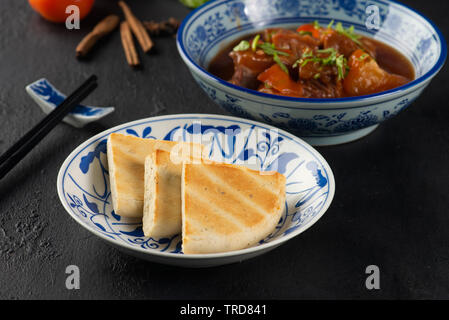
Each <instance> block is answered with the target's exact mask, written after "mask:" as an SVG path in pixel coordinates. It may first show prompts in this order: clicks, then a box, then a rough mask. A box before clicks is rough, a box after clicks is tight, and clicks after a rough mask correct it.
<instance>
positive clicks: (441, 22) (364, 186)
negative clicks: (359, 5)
mask: <svg viewBox="0 0 449 320" xmlns="http://www.w3.org/2000/svg"><path fill="white" fill-rule="evenodd" d="M129 3H130V5H131V6H132V7H133V9H134V10H135V12H137V13H138V15H139V16H140V17H142V18H146V19H156V20H158V19H163V18H168V17H169V16H175V17H177V18H180V19H181V18H183V17H184V16H185V15H186V14H187V13H188V12H189V10H188V9H186V8H184V7H183V6H181V5H179V4H178V2H177V1H176V0H159V1H156V0H152V1H146V0H139V1H137V0H136V1H132V0H129ZM407 3H408V4H409V5H411V6H412V7H414V8H415V9H417V10H419V11H421V12H423V13H424V14H425V15H426V16H428V17H430V18H431V19H432V20H434V21H435V22H436V23H437V25H438V26H439V27H440V29H441V30H442V31H443V33H444V34H445V36H446V38H447V37H448V35H449V20H448V19H447V12H449V6H448V4H449V3H448V2H447V1H407ZM113 11H116V12H117V13H118V12H119V11H118V9H117V8H116V6H115V4H114V1H111V0H109V1H108V0H102V1H100V0H97V3H96V10H95V12H93V13H92V14H91V15H90V16H89V17H88V18H87V19H86V20H85V21H82V23H81V30H79V31H68V30H66V29H65V27H64V25H53V24H50V23H47V22H46V21H44V20H42V19H41V18H40V17H39V16H38V15H37V14H35V13H34V12H32V11H31V10H30V8H29V7H28V4H27V2H26V1H16V0H2V1H1V4H0V70H1V72H0V119H1V126H0V152H2V151H4V150H5V149H6V148H7V147H8V146H9V145H11V144H12V143H13V142H14V141H15V140H16V139H17V138H18V137H20V136H21V135H22V134H23V133H24V132H26V130H27V129H29V128H30V127H32V126H33V125H34V124H35V123H36V122H37V121H38V120H39V119H40V118H41V117H42V112H41V111H40V109H39V108H38V107H37V106H36V105H35V104H34V103H33V102H32V101H31V99H30V98H29V97H28V96H27V94H26V93H25V90H24V87H25V85H26V84H28V83H30V82H32V81H34V80H36V79H38V78H40V77H47V78H48V79H49V80H50V81H51V82H53V83H55V84H56V85H57V86H58V88H60V89H61V90H62V91H63V92H68V91H70V90H72V89H74V88H75V87H76V86H77V85H78V84H79V83H80V82H81V81H82V80H83V79H84V78H86V77H87V76H88V75H90V74H91V73H96V74H97V75H98V77H99V79H100V81H99V83H100V86H99V89H97V90H96V92H94V94H92V96H90V97H89V98H88V99H87V101H86V103H91V104H97V105H114V106H116V112H115V113H113V114H112V115H110V116H108V117H107V118H105V119H103V120H101V121H100V122H99V123H96V124H91V125H89V126H88V127H86V128H84V129H75V128H72V127H70V126H68V125H66V124H61V125H59V126H58V127H57V128H56V129H55V130H53V131H52V132H51V133H50V135H49V136H48V137H47V138H46V139H45V140H44V141H43V142H42V143H41V144H39V145H38V146H37V147H36V148H35V149H34V150H33V152H32V153H31V154H30V155H29V156H28V157H27V158H25V160H24V161H22V162H21V163H20V164H19V165H18V166H17V167H16V168H15V170H14V171H13V172H12V173H11V174H9V175H8V176H7V177H6V178H5V179H3V180H1V181H0V298H1V299H50V298H58V299H59V298H62V299H67V298H74V299H80V298H84V299H96V298H111V299H130V298H150V299H156V298H157V299H169V298H174V299H188V298H204V299H207V298H233V299H234V298H235V299H239V298H255V299H258V298H263V299H272V298H276V299H279V298H288V299H297V298H369V299H370V298H402V299H407V298H449V232H448V231H447V230H448V228H449V214H448V213H449V210H448V209H449V198H448V195H447V194H448V193H447V191H448V189H449V188H448V180H449V166H448V163H449V150H448V146H449V129H448V128H447V120H448V119H449V109H448V107H449V106H448V102H447V101H448V99H447V97H448V89H449V87H448V83H449V74H448V67H447V66H446V67H445V68H444V69H443V70H442V71H441V72H440V74H439V75H438V76H437V78H436V79H435V80H434V81H433V83H432V84H431V85H430V87H429V88H428V89H427V90H426V91H425V92H424V94H423V95H422V96H421V97H420V98H419V99H418V100H417V101H416V102H415V103H414V104H413V105H412V106H411V107H410V108H409V109H407V110H406V111H405V112H403V113H401V114H400V115H399V116H397V117H396V118H394V119H391V120H389V121H387V122H386V123H384V124H383V125H382V126H380V127H379V128H378V129H377V130H376V131H375V132H374V133H372V134H371V135H370V136H368V137H366V138H364V139H362V140H360V141H357V142H354V143H350V144H346V145H342V146H336V147H327V148H320V149H319V151H320V152H321V153H322V154H323V155H324V157H325V158H326V159H327V160H328V162H329V163H330V165H331V167H332V168H333V170H334V174H335V178H336V182H337V192H336V196H335V198H334V202H333V204H332V206H331V208H330V209H329V210H328V212H327V213H326V214H325V215H324V216H323V218H322V219H321V220H320V221H319V222H318V223H317V224H316V225H314V226H313V227H312V228H311V229H310V230H308V231H306V232H305V233H303V234H302V235H301V236H299V237H297V238H295V239H293V240H291V241H289V242H288V243H286V244H285V245H282V246H281V247H279V248H277V249H276V250H274V251H272V252H270V253H268V254H266V255H263V256H261V257H258V258H255V259H252V260H249V261H246V262H242V263H238V264H233V265H229V266H223V267H217V268H211V269H199V270H196V269H179V268H175V267H169V266H164V265H158V264H152V263H149V262H145V261H141V260H137V259H135V258H132V257H130V256H127V255H125V254H122V253H121V252H119V251H117V250H116V249H114V248H112V247H110V246H109V245H107V244H106V243H104V242H103V241H101V240H99V239H98V238H96V237H95V236H93V235H91V234H90V233H89V232H88V231H86V230H84V229H83V228H82V227H80V226H79V225H78V224H77V223H76V222H74V221H73V220H72V219H71V218H70V217H69V215H68V214H67V213H66V212H65V211H64V209H63V207H62V205H61V204H60V203H59V200H58V196H57V194H56V175H57V172H58V169H59V167H60V165H61V164H62V162H63V160H64V159H65V158H66V156H67V155H68V154H69V153H70V152H71V151H72V150H73V149H74V148H75V147H76V146H78V145H79V144H80V143H82V142H83V141H85V140H86V139H88V138H89V137H91V136H92V135H94V134H96V133H99V132H101V131H103V130H104V129H106V128H109V127H112V126H115V125H118V124H121V123H124V122H128V121H131V120H136V119H140V118H144V117H149V116H154V115H163V114H173V113H186V112H189V113H190V112H200V113H222V111H221V110H220V109H219V108H218V107H216V106H215V105H214V104H213V103H212V102H211V101H209V100H208V98H207V97H206V96H205V94H203V93H202V91H201V89H200V88H199V87H198V86H197V85H196V84H195V83H193V80H192V78H191V76H190V74H189V73H188V71H187V68H186V67H185V66H184V64H183V63H182V61H181V59H180V57H179V56H178V53H177V50H176V46H175V41H174V39H172V38H164V39H157V40H156V41H157V52H155V53H154V54H152V55H150V56H145V57H142V55H141V57H142V60H143V63H144V67H143V69H142V70H139V71H133V70H131V69H130V68H129V67H128V66H127V65H126V63H125V61H124V56H123V52H122V49H121V45H120V37H119V35H118V33H117V32H116V33H115V34H113V35H111V36H110V37H109V39H107V41H104V42H103V44H102V45H101V46H100V47H99V48H98V50H95V52H94V54H93V56H92V59H91V60H89V61H86V62H79V61H77V60H76V59H75V58H74V48H75V46H76V44H77V43H78V41H79V40H80V39H81V38H82V36H83V35H84V34H86V32H87V31H88V30H90V29H91V27H92V26H93V25H94V24H95V22H96V21H98V19H99V18H100V17H102V16H104V15H105V14H106V13H109V12H113ZM71 264H74V265H77V266H78V267H79V268H80V272H81V289H80V290H67V289H66V288H65V278H66V276H67V275H66V274H65V268H66V266H68V265H71ZM370 264H375V265H378V266H379V267H380V271H381V290H378V291H368V290H367V289H365V277H366V275H365V268H366V266H368V265H370Z"/></svg>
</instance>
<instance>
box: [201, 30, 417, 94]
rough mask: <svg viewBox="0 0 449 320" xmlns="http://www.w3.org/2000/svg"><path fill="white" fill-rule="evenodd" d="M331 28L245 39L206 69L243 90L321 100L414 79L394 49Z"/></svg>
mask: <svg viewBox="0 0 449 320" xmlns="http://www.w3.org/2000/svg"><path fill="white" fill-rule="evenodd" d="M333 24H334V23H333V22H331V23H330V24H329V25H327V26H326V27H323V26H320V25H319V23H318V22H314V23H313V24H303V25H301V26H299V27H298V28H297V29H296V30H291V29H286V28H267V29H264V30H262V31H260V32H258V33H256V34H253V35H251V36H245V37H243V38H241V39H239V40H238V41H235V42H233V43H232V44H231V45H230V46H228V47H226V48H225V49H224V50H222V51H220V52H219V53H218V55H217V56H216V57H215V58H214V59H212V61H211V63H210V65H209V68H208V71H209V72H211V73H212V74H214V75H216V76H217V77H219V78H221V79H223V80H226V81H229V82H230V83H232V84H234V85H237V86H241V87H244V88H247V89H252V90H257V91H259V92H263V93H269V94H276V95H283V96H290V97H300V98H320V99H323V98H343V97H354V96H361V95H369V94H374V93H378V92H382V91H386V90H390V89H394V88H396V87H399V86H401V85H404V84H406V83H408V82H410V81H412V80H413V79H414V78H415V71H414V68H413V65H412V64H411V62H410V61H409V60H408V59H407V58H406V57H405V56H404V55H402V54H401V53H400V52H399V51H397V50H396V49H394V48H392V47H391V46H389V45H387V44H385V43H383V42H380V41H378V40H374V39H371V38H369V37H365V36H361V35H358V34H356V33H354V28H353V27H349V28H344V27H343V26H342V24H341V23H337V24H336V26H335V27H333Z"/></svg>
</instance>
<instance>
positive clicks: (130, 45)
mask: <svg viewBox="0 0 449 320" xmlns="http://www.w3.org/2000/svg"><path fill="white" fill-rule="evenodd" d="M120 37H121V39H122V45H123V50H124V51H125V56H126V60H127V61H128V64H129V65H130V66H131V67H137V66H139V65H140V61H139V56H138V55H137V51H136V47H135V46H134V41H133V35H132V33H131V29H130V27H129V24H128V22H127V21H123V22H122V23H121V24H120Z"/></svg>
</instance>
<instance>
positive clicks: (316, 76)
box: [313, 73, 321, 79]
mask: <svg viewBox="0 0 449 320" xmlns="http://www.w3.org/2000/svg"><path fill="white" fill-rule="evenodd" d="M320 77H321V74H320V73H315V75H314V76H313V78H314V79H319V78H320Z"/></svg>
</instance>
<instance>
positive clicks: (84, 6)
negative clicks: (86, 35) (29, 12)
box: [28, 0, 95, 22]
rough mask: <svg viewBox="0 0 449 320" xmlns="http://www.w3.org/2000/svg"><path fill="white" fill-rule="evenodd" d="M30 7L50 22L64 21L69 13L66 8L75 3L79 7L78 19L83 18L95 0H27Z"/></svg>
mask: <svg viewBox="0 0 449 320" xmlns="http://www.w3.org/2000/svg"><path fill="white" fill-rule="evenodd" d="M28 1H29V3H30V5H31V7H32V8H33V9H34V10H36V11H37V12H39V14H40V15H41V16H42V17H44V18H45V19H47V20H49V21H52V22H64V21H65V20H66V19H67V17H68V16H69V15H70V14H71V13H66V12H65V11H66V8H67V7H68V6H70V5H76V6H78V8H79V9H80V19H83V18H84V17H85V16H86V15H87V14H88V13H89V12H90V10H91V9H92V6H93V4H94V1H95V0H28Z"/></svg>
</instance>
